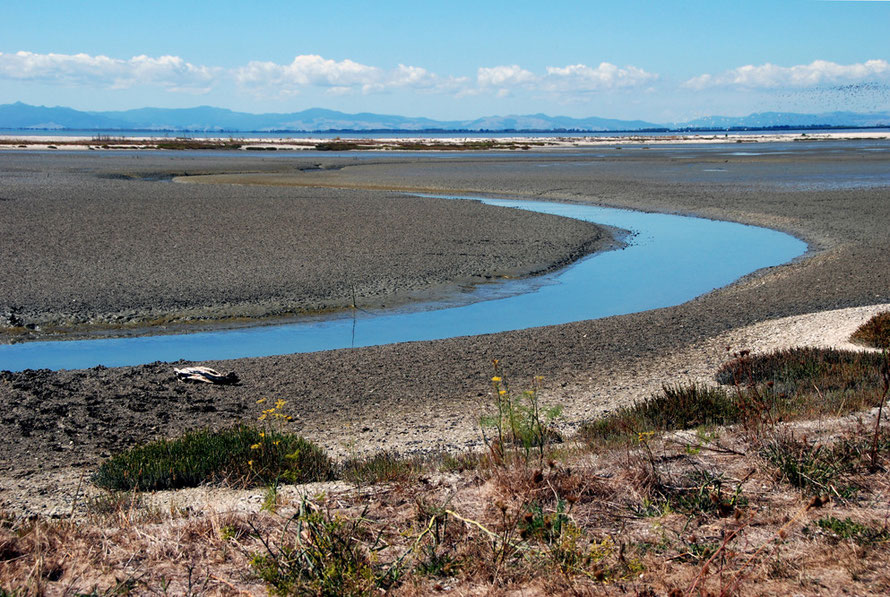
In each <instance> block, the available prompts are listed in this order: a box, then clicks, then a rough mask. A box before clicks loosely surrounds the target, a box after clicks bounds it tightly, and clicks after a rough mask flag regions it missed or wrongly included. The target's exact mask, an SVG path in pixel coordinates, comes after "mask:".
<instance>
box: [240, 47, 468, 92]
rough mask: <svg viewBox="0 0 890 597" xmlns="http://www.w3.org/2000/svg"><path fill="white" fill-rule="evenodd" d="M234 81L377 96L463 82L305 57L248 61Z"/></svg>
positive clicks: (407, 69)
mask: <svg viewBox="0 0 890 597" xmlns="http://www.w3.org/2000/svg"><path fill="white" fill-rule="evenodd" d="M233 74H234V78H235V81H236V82H237V83H238V85H240V86H241V87H243V88H250V89H254V90H256V91H262V92H266V91H268V90H272V91H273V92H277V93H288V92H290V93H297V92H299V91H300V90H301V89H304V88H308V87H321V88H327V89H326V90H325V91H326V92H327V93H331V94H336V95H344V94H349V93H355V92H361V93H379V92H386V91H389V90H391V89H394V88H411V89H417V90H427V91H444V90H448V89H453V88H455V87H456V86H458V85H460V84H462V83H463V82H464V81H465V80H464V79H456V78H453V77H449V78H442V77H439V76H438V75H436V74H435V73H431V72H429V71H428V70H426V69H425V68H421V67H419V66H406V65H404V64H400V65H399V66H398V68H395V69H392V70H384V69H382V68H378V67H376V66H368V65H365V64H361V63H359V62H354V61H352V60H349V59H346V60H342V61H340V62H337V61H336V60H330V59H326V58H323V57H322V56H318V55H314V54H308V55H301V56H297V57H295V58H294V60H293V62H291V63H290V64H277V63H274V62H250V63H248V64H247V66H243V67H240V68H237V69H235V70H234V73H233Z"/></svg>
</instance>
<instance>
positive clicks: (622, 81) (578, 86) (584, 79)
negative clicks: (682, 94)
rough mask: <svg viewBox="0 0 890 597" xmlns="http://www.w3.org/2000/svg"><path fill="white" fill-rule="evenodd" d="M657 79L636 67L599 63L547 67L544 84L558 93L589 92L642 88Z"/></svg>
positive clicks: (652, 74)
mask: <svg viewBox="0 0 890 597" xmlns="http://www.w3.org/2000/svg"><path fill="white" fill-rule="evenodd" d="M657 78H658V75H656V74H654V73H650V72H646V71H645V70H643V69H641V68H638V67H636V66H625V67H624V68H620V67H618V66H615V65H614V64H609V63H608V62H601V63H600V65H599V66H597V67H595V68H594V67H590V66H587V65H586V64H572V65H569V66H564V67H554V66H548V67H547V80H546V81H545V83H546V84H547V85H548V86H550V87H551V88H553V89H555V90H559V91H572V90H574V91H582V92H589V91H606V90H611V89H625V88H630V87H642V86H645V85H648V84H650V83H651V82H653V81H654V80H655V79H657Z"/></svg>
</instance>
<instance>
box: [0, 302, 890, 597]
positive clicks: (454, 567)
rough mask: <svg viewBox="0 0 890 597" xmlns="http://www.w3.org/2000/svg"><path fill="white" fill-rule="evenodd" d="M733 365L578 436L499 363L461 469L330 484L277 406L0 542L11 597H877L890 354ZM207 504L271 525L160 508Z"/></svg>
mask: <svg viewBox="0 0 890 597" xmlns="http://www.w3.org/2000/svg"><path fill="white" fill-rule="evenodd" d="M883 317H885V316H879V318H876V319H875V320H872V321H871V322H869V325H870V326H872V327H873V328H880V321H881V320H882V319H881V318H883ZM877 336H878V337H881V335H880V334H877ZM728 356H729V360H728V361H727V362H726V363H725V364H724V365H723V366H722V367H721V368H720V369H719V371H718V372H717V374H716V380H717V381H718V382H719V385H714V386H710V385H708V386H706V385H702V384H677V385H673V386H669V387H665V388H664V389H663V390H662V391H661V392H658V393H657V394H655V395H654V396H652V397H650V398H649V399H647V400H644V401H641V402H639V403H638V404H634V405H631V406H628V407H625V408H621V409H619V410H617V411H615V412H613V413H609V414H605V415H603V416H601V417H599V418H597V419H595V420H592V421H590V422H588V423H587V424H586V425H584V426H583V427H582V428H581V429H580V430H579V431H578V433H577V434H576V435H574V436H568V437H563V435H561V434H560V433H558V432H557V431H556V428H555V423H556V422H558V417H559V411H558V409H557V408H556V407H555V405H549V404H546V402H545V401H544V400H543V398H542V394H541V392H540V391H539V389H538V387H537V385H538V384H539V383H540V381H541V380H539V379H535V380H534V382H533V385H532V387H531V388H530V389H528V390H522V391H517V390H515V389H514V384H511V383H510V380H509V379H508V376H507V372H505V371H504V369H503V366H502V365H501V364H500V363H498V362H495V364H494V369H493V375H492V377H491V379H490V391H489V400H490V407H489V414H488V415H487V416H486V417H484V418H483V420H481V421H480V429H481V435H482V438H483V445H484V449H483V450H482V451H475V452H468V453H461V454H405V455H401V454H398V453H395V452H379V453H376V454H370V455H367V456H356V455H354V456H350V457H349V458H347V459H345V460H342V461H340V462H339V463H335V462H334V461H333V460H332V459H330V458H328V456H327V455H326V454H325V453H324V451H323V450H321V449H320V448H318V447H316V446H314V445H312V444H310V443H309V442H306V441H305V440H303V439H301V438H298V437H297V436H294V435H292V434H290V433H288V432H287V431H286V429H287V425H288V420H287V416H288V415H287V414H286V406H285V403H284V402H283V401H277V402H275V403H274V405H273V406H271V407H269V408H264V407H266V403H265V401H261V402H260V409H261V411H260V414H259V416H258V418H259V420H258V421H256V423H255V424H253V425H243V426H239V427H234V428H230V429H223V430H220V431H210V430H201V431H196V432H193V433H190V434H186V435H185V436H182V437H180V438H176V439H173V440H170V441H164V442H155V443H153V444H149V445H146V446H141V447H136V448H133V449H132V450H129V451H127V452H124V453H122V454H119V455H116V456H113V457H111V458H110V459H108V460H107V461H106V462H105V463H104V464H103V465H102V466H101V467H100V468H99V471H98V472H97V473H96V475H95V477H94V478H93V480H94V482H95V483H96V484H97V485H100V486H103V487H105V488H106V491H105V492H104V493H101V492H100V493H94V495H93V497H91V498H89V499H88V500H87V502H86V504H84V505H83V506H82V509H83V511H84V513H83V514H82V515H79V517H75V516H74V510H72V516H70V517H67V518H63V519H62V520H59V521H47V520H28V521H23V520H16V519H14V518H12V517H5V518H3V519H2V520H0V587H3V588H4V590H5V592H0V594H4V595H32V594H33V595H40V594H46V593H50V592H58V591H59V590H65V591H67V592H68V593H70V594H91V595H110V594H130V593H139V594H141V593H153V592H157V593H164V592H167V593H176V594H199V593H203V592H210V593H223V594H229V593H230V594H235V593H238V592H239V591H252V592H256V591H261V590H267V591H269V592H270V593H272V594H281V595H291V594H294V595H297V594H299V595H303V594H312V595H370V594H380V593H388V594H396V595H420V594H430V593H435V592H442V591H455V592H456V594H469V593H475V592H490V591H496V592H497V591H500V592H504V593H508V592H511V591H520V590H521V591H523V592H524V593H527V594H536V593H557V594H588V593H591V592H595V593H597V594H616V595H618V594H637V595H704V594H708V595H734V594H762V593H772V594H781V593H811V592H820V591H821V592H826V593H834V592H839V591H841V590H848V591H852V592H855V593H857V594H879V593H882V592H884V591H885V590H886V589H887V587H888V586H890V575H888V573H887V569H886V565H885V562H886V558H887V556H888V555H890V526H888V523H887V518H886V500H887V495H888V491H890V478H888V473H887V471H888V468H887V467H888V465H890V436H888V434H887V433H886V425H885V424H884V423H883V421H882V410H883V405H884V403H885V402H886V400H887V398H888V395H890V356H888V353H887V351H886V350H884V351H862V352H850V351H838V350H824V349H811V348H806V349H803V348H801V349H793V350H783V351H776V352H773V353H767V354H751V353H749V352H748V351H739V352H736V353H733V354H728ZM279 447H280V449H279ZM137 478H138V479H139V480H138V481H137V480H136V479H137ZM333 478H338V479H340V481H339V482H338V483H339V484H328V485H321V486H318V485H316V486H313V487H314V488H313V489H311V490H305V491H303V490H300V488H299V487H294V486H287V485H286V484H289V483H294V482H298V483H299V482H306V481H309V480H318V481H322V480H327V479H333ZM186 480H188V481H187V482H186ZM208 483H210V484H216V485H220V484H222V485H224V486H227V487H236V488H237V487H245V486H256V485H259V486H260V487H265V490H264V491H265V495H264V497H263V498H262V508H261V509H260V510H259V511H248V510H243V509H222V510H208V511H204V512H202V511H194V510H191V509H187V508H180V507H177V506H175V503H176V502H175V499H174V500H173V501H171V502H169V504H170V505H169V506H167V507H166V508H163V507H160V506H159V505H158V503H159V502H157V501H155V497H154V496H155V494H150V493H146V490H149V489H160V488H163V487H182V486H185V485H194V484H205V485H206V484H208ZM95 546H100V549H95ZM133 554H137V555H135V556H134V555H133ZM66 587H67V588H66Z"/></svg>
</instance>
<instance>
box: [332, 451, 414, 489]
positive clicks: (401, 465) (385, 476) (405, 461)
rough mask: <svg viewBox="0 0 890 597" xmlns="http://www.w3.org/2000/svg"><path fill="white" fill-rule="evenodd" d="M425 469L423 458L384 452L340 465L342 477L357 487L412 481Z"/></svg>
mask: <svg viewBox="0 0 890 597" xmlns="http://www.w3.org/2000/svg"><path fill="white" fill-rule="evenodd" d="M423 469H424V461H423V458H421V457H416V456H415V457H408V456H402V455H401V454H399V453H398V452H393V451H389V450H384V451H383V452H377V453H375V454H372V455H371V456H364V457H361V456H358V457H355V458H349V459H348V460H346V461H344V462H343V464H341V465H340V477H341V478H343V479H344V480H346V481H349V482H350V483H355V484H356V485H374V484H377V483H394V482H405V481H410V480H411V479H414V478H416V477H417V476H418V475H420V473H421V471H423Z"/></svg>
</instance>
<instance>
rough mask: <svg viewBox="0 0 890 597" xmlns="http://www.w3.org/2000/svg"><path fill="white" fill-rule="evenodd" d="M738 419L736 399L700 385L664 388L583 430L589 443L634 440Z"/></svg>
mask: <svg viewBox="0 0 890 597" xmlns="http://www.w3.org/2000/svg"><path fill="white" fill-rule="evenodd" d="M738 418H739V409H738V406H737V404H736V401H735V399H734V398H733V397H732V396H730V394H729V393H728V392H727V391H726V390H724V389H722V388H709V387H707V386H703V385H699V384H691V385H688V386H682V385H676V386H665V387H664V388H663V389H662V391H661V393H659V394H656V395H654V396H652V397H651V398H648V399H646V400H643V401H641V402H638V403H636V404H634V405H633V406H629V407H625V408H620V409H618V411H616V412H615V413H613V414H610V415H608V416H606V417H603V418H601V419H597V420H595V421H592V422H590V423H586V424H585V425H583V426H582V427H581V430H580V436H581V438H582V439H584V440H585V441H587V442H588V443H591V442H592V443H596V442H609V441H614V440H621V439H626V438H629V437H635V436H637V435H638V434H640V433H645V432H648V431H670V430H674V429H690V428H694V427H699V426H702V425H726V424H731V423H734V422H736V421H737V420H738Z"/></svg>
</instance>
